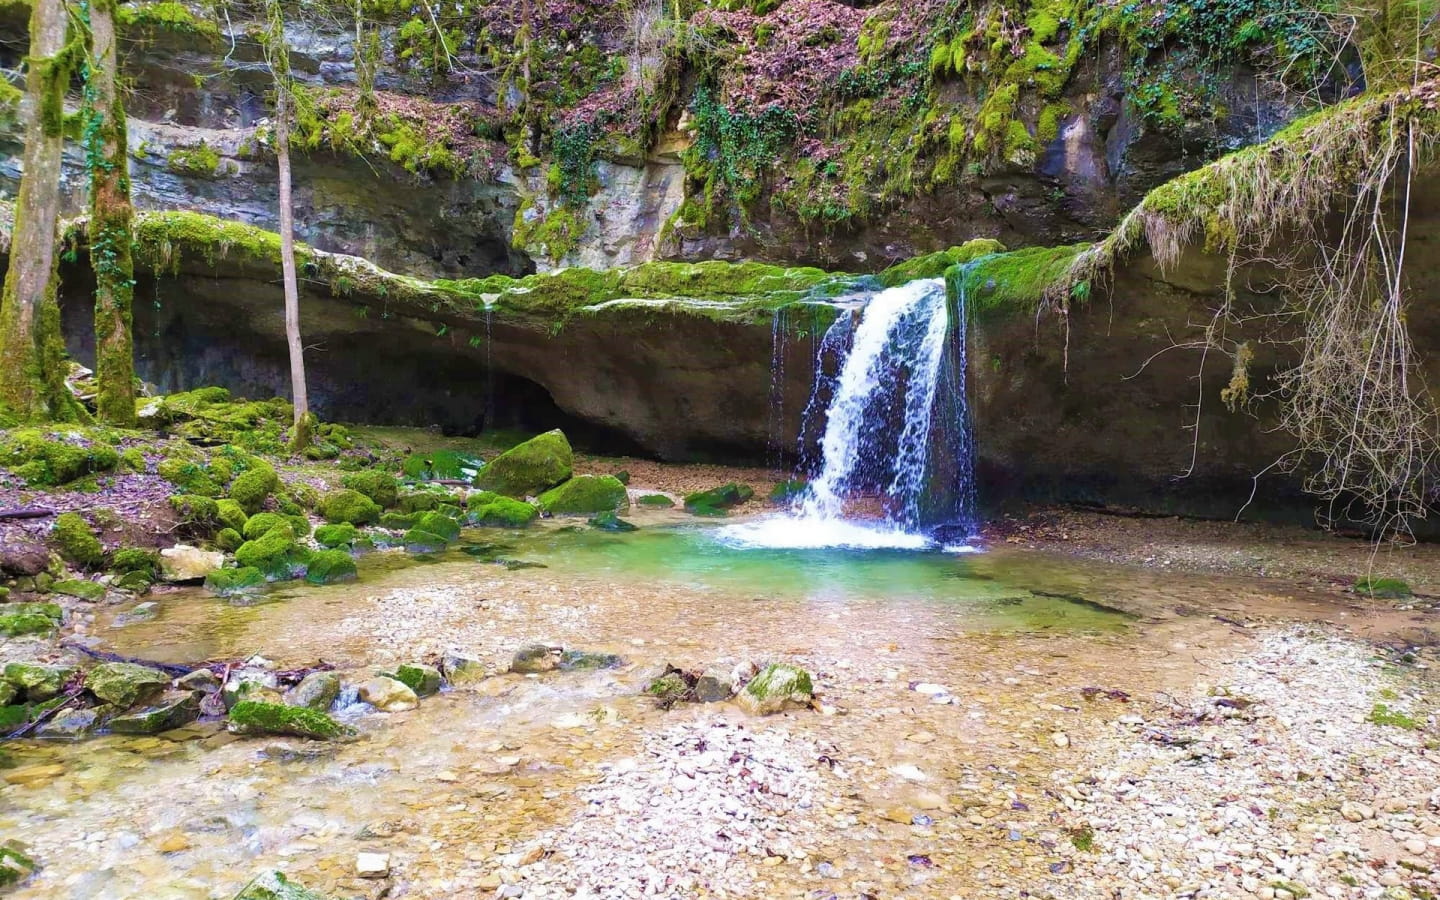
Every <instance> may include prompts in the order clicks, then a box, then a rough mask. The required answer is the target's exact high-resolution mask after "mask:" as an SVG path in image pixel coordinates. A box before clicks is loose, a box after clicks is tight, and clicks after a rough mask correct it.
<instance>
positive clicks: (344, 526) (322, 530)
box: [315, 522, 360, 550]
mask: <svg viewBox="0 0 1440 900" xmlns="http://www.w3.org/2000/svg"><path fill="white" fill-rule="evenodd" d="M359 537H360V532H359V531H357V530H356V529H355V526H354V525H351V524H350V523H349V522H341V523H340V524H339V525H321V526H320V527H319V528H317V529H315V541H316V543H318V544H319V545H320V546H322V547H324V548H325V549H327V550H334V549H336V548H338V547H348V546H350V545H351V544H353V543H355V541H356V539H358V538H359Z"/></svg>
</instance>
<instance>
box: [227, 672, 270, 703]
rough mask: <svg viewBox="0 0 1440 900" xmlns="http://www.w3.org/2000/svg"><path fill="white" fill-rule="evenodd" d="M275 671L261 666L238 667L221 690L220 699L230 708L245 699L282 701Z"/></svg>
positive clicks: (268, 701) (267, 701)
mask: <svg viewBox="0 0 1440 900" xmlns="http://www.w3.org/2000/svg"><path fill="white" fill-rule="evenodd" d="M278 684H279V682H278V681H277V680H276V678H275V673H274V672H269V671H266V670H265V669H261V668H244V669H236V670H235V671H233V672H231V673H230V677H229V678H228V679H227V680H226V681H225V686H224V687H223V688H222V689H221V691H220V699H221V700H223V701H224V703H225V707H226V708H227V709H228V708H230V707H232V706H234V705H235V704H237V703H240V702H241V701H244V700H262V701H264V702H266V703H278V702H280V695H279V690H278V687H277V685H278Z"/></svg>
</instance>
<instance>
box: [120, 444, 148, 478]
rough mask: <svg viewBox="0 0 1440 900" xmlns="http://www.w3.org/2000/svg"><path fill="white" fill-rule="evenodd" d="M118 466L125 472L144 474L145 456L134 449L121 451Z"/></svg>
mask: <svg viewBox="0 0 1440 900" xmlns="http://www.w3.org/2000/svg"><path fill="white" fill-rule="evenodd" d="M120 465H121V466H123V467H124V468H125V470H126V471H127V472H144V471H145V467H146V463H145V454H144V453H142V452H140V450H139V449H138V448H135V447H131V448H130V449H128V450H122V451H120Z"/></svg>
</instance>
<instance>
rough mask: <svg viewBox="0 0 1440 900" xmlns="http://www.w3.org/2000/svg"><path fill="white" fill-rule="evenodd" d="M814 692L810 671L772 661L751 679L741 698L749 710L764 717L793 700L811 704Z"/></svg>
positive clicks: (793, 701) (741, 703)
mask: <svg viewBox="0 0 1440 900" xmlns="http://www.w3.org/2000/svg"><path fill="white" fill-rule="evenodd" d="M814 694H815V684H814V680H813V679H812V678H811V677H810V673H809V672H807V671H805V670H804V669H802V668H800V667H799V666H795V665H791V664H790V663H771V664H770V665H768V666H766V667H765V668H764V669H762V670H760V674H758V675H756V676H755V677H754V678H752V679H750V683H749V684H747V685H745V689H744V690H742V691H741V692H740V694H739V701H740V705H741V706H743V707H745V709H746V710H748V711H749V712H751V713H754V714H755V715H762V716H763V715H769V714H770V713H775V712H779V711H780V710H782V709H784V708H785V707H786V706H788V705H790V704H791V703H798V704H804V703H809V702H810V699H811V698H812V697H813V696H814Z"/></svg>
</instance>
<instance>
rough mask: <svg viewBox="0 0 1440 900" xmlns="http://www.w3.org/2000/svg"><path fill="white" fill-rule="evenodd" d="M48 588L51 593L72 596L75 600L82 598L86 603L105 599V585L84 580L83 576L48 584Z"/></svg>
mask: <svg viewBox="0 0 1440 900" xmlns="http://www.w3.org/2000/svg"><path fill="white" fill-rule="evenodd" d="M50 590H51V592H52V593H56V594H61V595H62V596H65V597H74V598H75V599H76V600H84V601H85V602H86V603H99V602H100V601H101V600H104V599H105V585H103V584H97V583H96V582H93V581H86V580H85V579H83V578H67V579H65V580H64V581H57V582H55V583H54V584H52V585H51V586H50Z"/></svg>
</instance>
